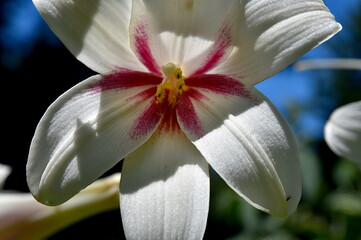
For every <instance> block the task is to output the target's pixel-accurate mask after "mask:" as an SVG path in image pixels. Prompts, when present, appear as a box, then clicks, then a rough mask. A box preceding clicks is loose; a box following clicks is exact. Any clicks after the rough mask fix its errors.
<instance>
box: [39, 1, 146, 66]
mask: <svg viewBox="0 0 361 240" xmlns="http://www.w3.org/2000/svg"><path fill="white" fill-rule="evenodd" d="M34 4H35V6H36V8H37V9H38V10H39V12H40V14H41V15H42V17H43V18H44V19H45V21H46V22H47V24H48V25H49V27H50V28H51V29H52V30H53V31H54V33H55V34H56V35H57V36H58V37H59V38H60V40H61V41H62V42H63V43H64V44H65V46H66V47H67V48H68V49H69V50H70V52H71V53H72V54H73V55H74V56H76V57H77V58H78V59H79V60H80V61H81V62H83V63H84V64H85V65H87V66H88V67H89V68H91V69H93V70H94V71H96V72H99V73H105V72H108V71H110V70H114V69H116V68H118V67H123V68H128V69H132V70H145V68H144V67H143V65H142V64H141V63H140V62H139V61H138V59H137V58H136V56H135V55H134V54H133V52H132V50H131V49H130V45H129V32H128V30H129V21H130V14H131V4H132V1H131V0H122V1H117V0H102V1H89V0H34Z"/></svg>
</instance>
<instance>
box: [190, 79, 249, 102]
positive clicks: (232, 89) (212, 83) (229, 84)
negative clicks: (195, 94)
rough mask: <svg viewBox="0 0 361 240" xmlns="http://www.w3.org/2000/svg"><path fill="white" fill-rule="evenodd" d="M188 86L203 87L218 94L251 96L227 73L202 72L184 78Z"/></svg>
mask: <svg viewBox="0 0 361 240" xmlns="http://www.w3.org/2000/svg"><path fill="white" fill-rule="evenodd" d="M186 85H187V86H189V87H197V88H203V89H206V90H209V91H212V92H215V93H218V94H225V95H236V96H240V97H246V98H251V95H250V93H249V92H248V90H247V89H246V87H245V86H244V85H243V84H242V83H241V82H240V81H239V80H236V79H234V78H232V77H229V76H227V75H220V74H202V75H197V76H192V77H189V78H187V79H186Z"/></svg>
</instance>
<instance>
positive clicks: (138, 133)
mask: <svg viewBox="0 0 361 240" xmlns="http://www.w3.org/2000/svg"><path fill="white" fill-rule="evenodd" d="M161 118H162V114H161V113H160V112H159V108H158V106H157V105H156V104H155V100H154V101H151V102H150V104H149V105H148V106H147V107H146V108H145V109H144V111H143V112H142V114H141V115H140V116H139V118H138V119H137V120H136V121H135V122H134V124H133V127H132V131H131V133H130V137H131V138H132V139H138V138H140V137H142V136H144V135H147V134H148V133H149V132H150V131H151V130H152V129H154V128H156V127H157V125H158V123H159V122H160V120H161Z"/></svg>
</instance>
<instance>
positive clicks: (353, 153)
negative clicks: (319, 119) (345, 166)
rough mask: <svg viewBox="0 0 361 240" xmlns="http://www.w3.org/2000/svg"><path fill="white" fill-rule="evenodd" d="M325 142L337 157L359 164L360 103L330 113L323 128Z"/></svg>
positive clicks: (360, 151)
mask: <svg viewBox="0 0 361 240" xmlns="http://www.w3.org/2000/svg"><path fill="white" fill-rule="evenodd" d="M325 140H326V142H327V144H328V146H329V147H330V148H331V149H332V151H334V152H335V153H336V154H337V155H339V156H342V157H345V158H347V159H349V160H351V161H354V162H357V163H361V101H358V102H354V103H350V104H347V105H345V106H342V107H340V108H338V109H336V110H335V111H334V112H333V113H332V115H331V117H330V119H329V120H328V121H327V123H326V126H325Z"/></svg>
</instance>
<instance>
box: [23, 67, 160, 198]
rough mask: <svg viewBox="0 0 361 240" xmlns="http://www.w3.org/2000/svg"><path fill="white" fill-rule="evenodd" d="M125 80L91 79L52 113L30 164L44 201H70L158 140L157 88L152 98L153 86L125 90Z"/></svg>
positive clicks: (40, 128) (35, 140) (54, 106)
mask: <svg viewBox="0 0 361 240" xmlns="http://www.w3.org/2000/svg"><path fill="white" fill-rule="evenodd" d="M109 76H112V75H109ZM126 76H127V75H126ZM121 77H122V76H120V75H117V78H116V79H110V78H109V79H108V78H106V77H102V76H94V77H91V78H89V79H87V80H85V81H84V82H82V83H80V84H78V85H76V86H75V87H73V88H72V89H70V90H69V91H67V92H66V93H64V94H63V95H62V96H61V97H59V98H58V99H57V100H56V101H55V102H54V103H53V104H52V105H51V106H50V107H49V109H48V110H47V111H46V113H45V115H44V116H43V118H42V119H41V121H40V123H39V125H38V127H37V129H36V132H35V135H34V138H33V141H32V143H31V147H30V153H29V159H28V164H27V177H28V185H29V188H30V190H31V192H32V193H33V194H34V196H35V197H36V198H37V200H38V201H40V202H43V203H45V204H47V205H56V204H60V203H62V202H64V201H66V200H67V199H69V198H70V197H72V196H73V195H74V194H76V193H77V192H79V191H80V190H81V189H83V188H84V187H86V186H87V185H89V184H90V183H91V182H93V181H94V180H95V179H97V178H98V177H100V176H101V175H102V174H103V173H104V172H105V171H107V170H108V169H109V168H111V167H113V166H114V165H115V164H116V163H117V162H118V161H119V160H121V159H122V158H124V157H125V156H126V155H127V154H128V153H130V152H132V151H133V150H134V149H136V148H137V147H138V146H140V145H141V144H143V143H144V142H145V141H146V140H147V139H148V138H149V137H150V136H151V135H152V133H153V131H154V130H155V129H156V127H157V124H158V120H159V117H158V116H157V115H156V114H153V115H152V109H153V108H152V103H153V101H154V100H153V96H154V94H155V91H156V87H155V86H154V87H153V88H154V93H153V94H150V96H151V97H150V98H149V99H146V98H144V95H145V94H144V92H142V91H143V90H147V89H149V88H150V86H139V87H132V88H125V89H121V86H119V83H118V82H116V81H120V79H121ZM128 77H129V76H128ZM133 77H134V76H133ZM139 77H140V78H142V79H143V78H144V79H146V75H145V74H144V75H141V74H140V75H139ZM104 79H105V80H104ZM125 80H126V79H125ZM131 80H134V79H131ZM133 82H134V81H133ZM117 84H118V85H117ZM126 84H128V83H127V82H126V83H125V85H126ZM135 84H137V83H135ZM136 94H138V95H136ZM153 113H154V112H153ZM139 121H141V123H140V122H139Z"/></svg>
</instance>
